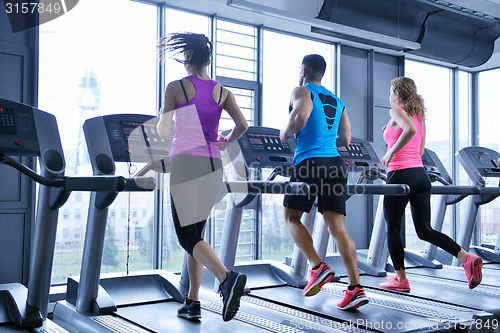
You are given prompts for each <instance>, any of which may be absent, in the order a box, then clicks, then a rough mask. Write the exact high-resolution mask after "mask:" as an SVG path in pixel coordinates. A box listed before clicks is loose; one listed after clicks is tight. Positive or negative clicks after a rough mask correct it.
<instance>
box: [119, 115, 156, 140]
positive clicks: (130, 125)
mask: <svg viewBox="0 0 500 333" xmlns="http://www.w3.org/2000/svg"><path fill="white" fill-rule="evenodd" d="M121 128H122V133H123V138H124V139H125V142H127V143H129V144H141V143H142V144H144V140H146V142H147V143H148V144H149V143H152V142H165V140H164V139H162V138H160V136H159V135H158V134H157V133H156V125H154V124H140V123H134V122H130V121H122V122H121Z"/></svg>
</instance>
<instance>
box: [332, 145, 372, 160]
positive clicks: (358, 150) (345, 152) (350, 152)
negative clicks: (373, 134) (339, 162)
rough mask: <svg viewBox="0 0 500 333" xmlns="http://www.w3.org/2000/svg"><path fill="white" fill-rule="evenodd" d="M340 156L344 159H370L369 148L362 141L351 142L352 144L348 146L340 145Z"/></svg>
mask: <svg viewBox="0 0 500 333" xmlns="http://www.w3.org/2000/svg"><path fill="white" fill-rule="evenodd" d="M338 151H339V154H340V156H342V158H344V159H346V158H347V159H354V160H356V159H360V160H363V159H367V158H368V159H370V154H369V153H368V149H367V148H366V146H365V145H364V144H363V143H362V142H354V141H353V142H351V144H350V145H349V146H347V147H339V148H338Z"/></svg>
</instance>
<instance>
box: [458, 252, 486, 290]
mask: <svg viewBox="0 0 500 333" xmlns="http://www.w3.org/2000/svg"><path fill="white" fill-rule="evenodd" d="M462 267H463V268H464V269H465V276H466V277H467V281H469V289H474V288H476V287H477V286H478V284H480V283H481V280H482V279H483V274H482V273H481V268H482V267H483V259H481V258H480V257H478V256H475V255H473V254H468V255H467V257H465V262H464V263H463V265H462Z"/></svg>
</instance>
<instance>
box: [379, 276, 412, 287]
mask: <svg viewBox="0 0 500 333" xmlns="http://www.w3.org/2000/svg"><path fill="white" fill-rule="evenodd" d="M380 288H384V289H389V290H396V291H410V283H409V282H408V279H404V280H403V281H398V278H397V277H396V275H393V276H391V277H390V278H389V279H388V280H387V281H386V282H382V283H381V284H380Z"/></svg>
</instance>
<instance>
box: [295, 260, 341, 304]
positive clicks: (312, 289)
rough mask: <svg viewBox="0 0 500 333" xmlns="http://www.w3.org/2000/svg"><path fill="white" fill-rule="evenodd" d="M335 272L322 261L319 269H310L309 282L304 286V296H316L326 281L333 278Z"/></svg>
mask: <svg viewBox="0 0 500 333" xmlns="http://www.w3.org/2000/svg"><path fill="white" fill-rule="evenodd" d="M334 277H335V273H334V272H333V271H332V270H331V269H330V267H328V265H327V264H325V263H321V265H320V266H319V268H318V269H314V270H313V269H311V270H309V283H308V284H307V286H306V287H305V288H304V292H303V294H304V296H314V295H316V294H317V293H319V291H320V290H321V287H323V285H324V284H325V283H328V282H330V281H332V280H333V278H334Z"/></svg>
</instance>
